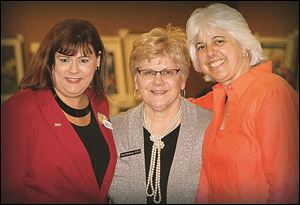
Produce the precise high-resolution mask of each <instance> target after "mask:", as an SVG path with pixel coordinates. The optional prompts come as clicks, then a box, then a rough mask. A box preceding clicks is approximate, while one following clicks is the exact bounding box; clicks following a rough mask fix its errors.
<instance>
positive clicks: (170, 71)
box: [161, 70, 173, 76]
mask: <svg viewBox="0 0 300 205" xmlns="http://www.w3.org/2000/svg"><path fill="white" fill-rule="evenodd" d="M161 73H162V75H164V76H172V75H173V70H164V71H162V72H161Z"/></svg>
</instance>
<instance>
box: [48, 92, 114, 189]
mask: <svg viewBox="0 0 300 205" xmlns="http://www.w3.org/2000/svg"><path fill="white" fill-rule="evenodd" d="M51 91H52V93H53V95H54V97H55V100H56V102H57V103H58V105H59V106H60V108H61V109H62V110H63V111H64V112H66V113H68V114H69V115H72V116H74V117H83V116H86V115H87V114H88V113H89V112H90V111H92V109H91V105H90V102H89V104H88V106H87V107H86V108H84V109H75V108H72V107H70V106H68V105H67V104H65V103H64V102H63V101H62V100H61V99H60V98H59V97H58V95H57V94H56V92H55V90H54V89H53V88H52V89H51ZM90 114H91V120H90V123H89V124H88V125H86V126H78V125H75V124H73V123H72V122H71V124H72V126H73V128H74V129H75V131H76V133H77V135H78V136H79V138H80V139H81V141H82V143H83V144H84V146H85V148H86V150H87V152H88V153H89V157H90V161H91V165H92V167H93V170H94V174H95V177H96V179H97V183H98V187H99V189H100V188H101V185H102V181H103V178H104V175H105V172H106V169H107V167H108V163H109V160H110V152H109V148H108V145H107V143H106V141H105V139H104V136H103V134H102V132H101V130H100V128H99V126H98V123H97V121H96V118H95V116H94V113H93V111H92V112H91V113H90Z"/></svg>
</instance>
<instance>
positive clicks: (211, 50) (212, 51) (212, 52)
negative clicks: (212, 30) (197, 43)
mask: <svg viewBox="0 0 300 205" xmlns="http://www.w3.org/2000/svg"><path fill="white" fill-rule="evenodd" d="M206 52H207V55H208V56H209V57H212V56H213V55H215V53H216V51H215V48H214V47H213V46H211V45H210V46H207V48H206Z"/></svg>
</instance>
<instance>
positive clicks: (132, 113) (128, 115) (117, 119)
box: [110, 104, 142, 127]
mask: <svg viewBox="0 0 300 205" xmlns="http://www.w3.org/2000/svg"><path fill="white" fill-rule="evenodd" d="M141 110H142V105H141V104H139V105H138V106H136V107H134V108H131V109H129V110H128V111H126V112H122V113H120V114H118V115H116V116H113V117H111V118H110V119H111V122H112V123H113V124H116V125H117V126H118V127H123V126H128V123H129V121H130V120H129V119H138V118H139V114H140V112H141Z"/></svg>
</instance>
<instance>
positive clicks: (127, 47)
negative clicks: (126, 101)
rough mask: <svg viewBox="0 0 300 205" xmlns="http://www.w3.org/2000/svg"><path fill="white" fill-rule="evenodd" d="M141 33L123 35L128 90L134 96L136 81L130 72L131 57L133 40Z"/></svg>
mask: <svg viewBox="0 0 300 205" xmlns="http://www.w3.org/2000/svg"><path fill="white" fill-rule="evenodd" d="M139 35H140V34H132V33H130V34H127V35H125V36H124V37H123V48H124V63H125V70H126V81H127V92H128V95H130V96H133V92H134V81H133V78H132V76H131V74H130V69H129V60H130V59H129V58H130V54H131V51H132V45H133V42H134V41H135V40H136V39H137V38H138V37H139Z"/></svg>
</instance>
